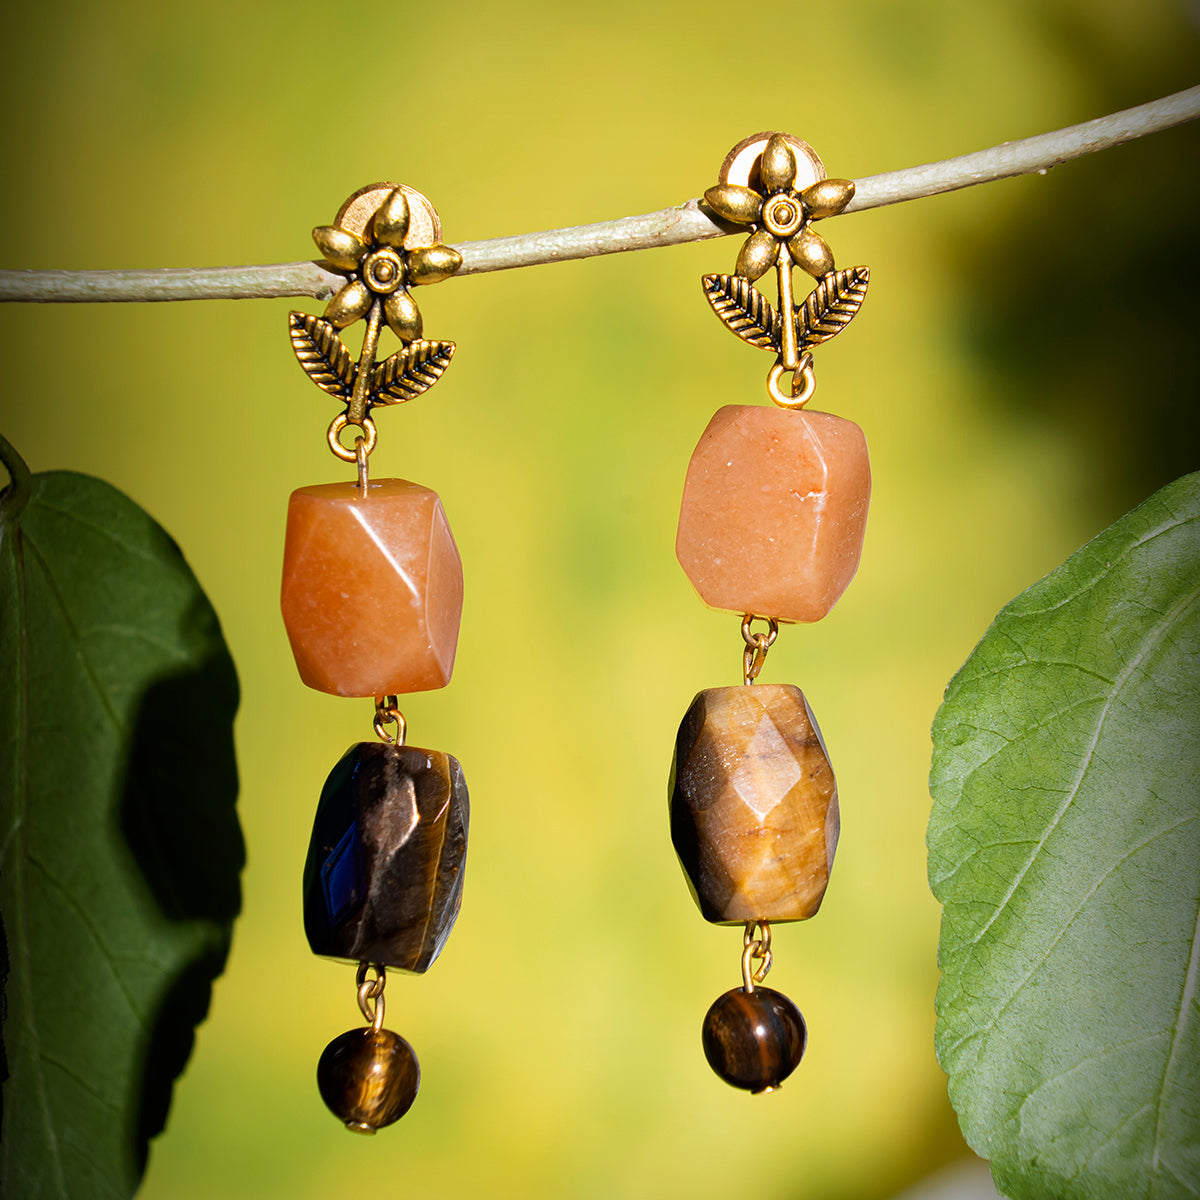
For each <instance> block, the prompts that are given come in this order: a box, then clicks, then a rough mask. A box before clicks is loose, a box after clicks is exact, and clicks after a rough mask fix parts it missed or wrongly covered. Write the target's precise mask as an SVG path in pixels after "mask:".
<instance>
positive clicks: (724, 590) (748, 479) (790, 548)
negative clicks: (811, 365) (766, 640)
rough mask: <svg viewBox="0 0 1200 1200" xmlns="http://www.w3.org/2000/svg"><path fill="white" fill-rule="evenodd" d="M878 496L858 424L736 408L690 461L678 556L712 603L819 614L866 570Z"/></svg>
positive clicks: (793, 616)
mask: <svg viewBox="0 0 1200 1200" xmlns="http://www.w3.org/2000/svg"><path fill="white" fill-rule="evenodd" d="M870 499H871V467H870V463H869V461H868V459H867V442H866V438H864V437H863V432H862V430H861V429H859V427H858V426H857V425H855V424H854V422H853V421H847V420H844V419H843V418H842V417H835V416H833V415H832V414H831V413H822V412H808V411H806V410H800V411H792V410H789V409H785V408H776V407H763V406H761V405H752V404H732V405H728V406H727V407H725V408H722V409H720V410H718V412H717V413H716V415H715V416H714V417H713V419H712V420H711V421H710V422H709V425H708V428H707V429H706V430H705V431H704V433H703V434H702V435H701V437H700V442H699V444H698V445H697V447H696V450H695V453H694V454H693V455H692V461H691V463H690V464H689V466H688V472H687V481H686V482H685V483H684V486H683V505H682V507H681V509H680V512H679V533H678V536H677V538H676V541H675V553H676V555H677V556H678V558H679V562H680V565H681V566H682V567H683V569H684V571H686V572H687V576H688V578H689V579H690V580H691V581H692V583H693V585H694V586H695V588H696V591H698V592H699V593H700V597H701V599H703V600H704V602H705V603H706V604H710V605H711V606H712V607H713V608H727V609H732V610H733V611H734V612H741V613H757V614H758V615H759V616H763V617H775V618H777V619H778V620H780V621H819V620H820V619H821V618H822V617H823V616H824V615H825V614H826V613H827V612H828V611H829V610H830V609H831V608H832V607H833V606H834V604H835V603H836V601H837V599H838V597H839V596H840V595H841V594H842V593H843V592H844V591H845V590H846V587H847V585H848V584H849V583H850V580H851V579H853V578H854V573H855V571H857V570H858V560H859V557H860V555H861V554H862V541H863V530H864V529H865V527H866V523H867V506H868V503H869V502H870Z"/></svg>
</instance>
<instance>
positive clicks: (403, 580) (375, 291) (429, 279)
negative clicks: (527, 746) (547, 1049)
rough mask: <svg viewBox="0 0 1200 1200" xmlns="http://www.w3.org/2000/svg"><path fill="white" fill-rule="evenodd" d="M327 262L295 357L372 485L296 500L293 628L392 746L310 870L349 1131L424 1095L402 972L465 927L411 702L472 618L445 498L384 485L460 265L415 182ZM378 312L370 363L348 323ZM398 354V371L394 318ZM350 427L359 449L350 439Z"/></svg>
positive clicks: (287, 563) (334, 234)
mask: <svg viewBox="0 0 1200 1200" xmlns="http://www.w3.org/2000/svg"><path fill="white" fill-rule="evenodd" d="M313 239H314V241H315V242H316V243H317V247H318V248H319V249H320V251H321V254H322V255H323V256H324V258H325V259H326V261H327V262H328V263H329V264H330V265H331V266H333V267H334V268H336V269H337V270H338V271H341V272H343V273H345V274H346V275H347V276H348V280H347V282H346V284H345V285H344V286H343V287H342V288H341V290H340V291H338V292H337V294H336V295H335V296H334V297H333V299H332V300H331V301H330V303H329V306H328V308H327V309H326V310H325V315H324V316H323V317H315V316H312V315H311V314H307V313H300V312H293V313H291V314H290V315H289V317H288V324H289V327H290V329H291V337H292V346H293V348H294V349H295V352H296V357H297V358H298V359H299V361H300V365H301V367H303V368H304V371H305V373H306V374H307V375H308V377H309V378H310V379H311V380H312V381H313V382H314V383H315V384H316V385H317V386H318V387H319V388H321V389H322V390H323V391H326V392H328V393H329V394H330V395H331V396H334V397H336V399H337V400H338V401H340V402H341V403H342V404H343V405H344V409H343V411H342V412H341V413H339V414H338V416H336V417H335V418H334V420H333V423H332V424H331V425H330V426H329V431H328V441H329V447H330V449H331V450H332V451H333V453H334V454H335V455H336V456H337V457H338V458H339V459H340V460H342V461H343V462H345V463H347V464H354V465H355V466H356V467H357V479H356V480H354V481H347V482H344V483H326V484H319V485H317V486H314V487H303V488H300V489H298V490H297V491H295V492H293V493H292V497H291V500H290V502H289V504H288V519H287V535H286V539H285V544H284V555H283V588H282V609H283V620H284V624H285V626H286V628H287V635H288V640H289V642H290V643H291V647H292V653H293V655H294V656H295V659H296V666H297V668H298V669H299V671H300V678H301V679H303V681H304V682H305V683H306V684H308V686H309V687H312V688H316V689H317V690H318V691H322V692H329V693H331V694H333V695H335V696H361V697H371V698H373V699H374V712H373V714H372V721H373V725H374V730H375V734H376V737H377V738H378V739H379V740H378V741H375V742H360V743H359V744H357V745H355V746H351V747H350V749H349V750H347V751H346V753H345V754H344V755H343V756H342V758H341V760H340V761H339V762H338V763H337V765H336V766H335V767H334V768H333V770H332V772H331V773H330V775H329V778H328V779H327V780H326V781H325V786H324V788H323V789H322V791H321V797H320V800H319V802H318V805H317V813H316V819H315V821H314V823H313V832H312V839H311V841H310V843H309V849H308V859H307V861H306V863H305V866H304V929H305V933H306V934H307V936H308V941H309V945H310V946H311V947H312V950H313V953H314V954H318V955H324V956H328V957H331V958H339V959H348V960H350V961H351V962H355V963H357V964H358V971H357V979H356V988H357V991H358V1004H359V1008H360V1009H361V1010H362V1013H363V1016H364V1017H365V1018H366V1020H367V1022H368V1023H367V1025H366V1026H365V1027H360V1028H356V1029H352V1030H350V1031H349V1032H348V1033H344V1034H342V1035H341V1036H340V1037H338V1038H335V1039H334V1040H333V1041H332V1042H331V1043H330V1044H329V1045H328V1046H327V1047H326V1049H325V1052H324V1053H323V1054H322V1055H321V1058H320V1062H319V1063H318V1066H317V1086H318V1088H319V1090H320V1093H321V1096H322V1098H323V1099H324V1101H325V1103H326V1104H327V1105H328V1106H329V1108H330V1109H331V1110H332V1111H333V1112H334V1113H335V1114H336V1115H337V1116H338V1117H340V1118H341V1119H342V1121H343V1122H344V1123H345V1124H346V1126H347V1127H348V1128H350V1129H354V1130H358V1131H360V1132H362V1133H374V1132H375V1130H376V1129H379V1128H382V1127H383V1126H384V1125H390V1124H391V1123H392V1122H393V1121H396V1120H398V1119H399V1118H400V1117H402V1116H403V1115H404V1114H405V1113H406V1112H407V1111H408V1109H409V1107H410V1106H411V1105H412V1103H413V1101H414V1100H415V1099H416V1095H417V1089H418V1087H419V1085H420V1068H419V1066H418V1064H417V1058H416V1055H415V1054H414V1053H413V1050H412V1047H411V1046H410V1045H409V1044H408V1042H406V1041H405V1040H404V1039H403V1038H402V1037H400V1036H399V1035H398V1034H395V1033H392V1032H391V1031H390V1030H388V1029H385V1028H384V1027H383V1019H384V983H385V978H386V969H387V968H388V967H392V968H395V969H397V970H400V971H405V972H409V973H415V974H421V973H423V972H424V971H426V970H427V969H428V968H429V966H430V965H431V964H432V963H433V961H434V959H436V958H437V956H438V954H440V953H441V950H442V947H443V945H444V944H445V942H446V938H447V937H448V936H449V934H450V930H451V928H452V927H453V925H454V921H455V918H456V917H457V916H458V910H459V904H460V902H461V899H462V885H463V861H464V857H465V854H466V848H467V823H468V799H467V788H466V784H465V783H464V781H463V775H462V769H461V768H460V767H459V765H458V763H457V761H455V759H453V758H452V757H451V756H450V755H448V754H444V753H442V752H441V751H438V750H422V749H418V748H417V747H415V746H409V745H407V744H406V740H405V734H406V723H405V719H404V716H403V714H402V713H401V712H400V709H399V705H398V703H397V696H398V695H399V694H400V693H404V692H421V691H427V690H429V689H431V688H440V687H444V686H445V685H446V684H447V683H449V681H450V674H451V671H452V670H453V668H454V654H455V650H456V647H457V644H458V627H459V619H460V617H461V614H462V595H463V580H462V562H461V560H460V558H459V555H458V549H457V547H456V546H455V544H454V538H453V537H452V536H451V533H450V526H449V524H448V523H447V521H446V514H445V513H444V512H443V510H442V503H441V500H440V499H439V498H438V496H437V493H436V492H433V491H431V490H430V489H429V488H426V487H422V486H421V485H420V484H416V483H409V482H407V481H406V480H403V479H381V480H373V479H371V478H370V473H369V470H368V463H369V459H370V456H371V452H372V451H373V450H374V449H375V443H376V438H377V432H376V428H375V422H374V419H373V418H372V416H371V413H372V410H373V409H375V408H376V407H379V406H382V405H388V404H397V403H400V402H402V401H405V400H410V399H412V398H413V397H414V396H418V395H420V394H421V393H422V392H424V391H426V390H427V389H428V388H430V387H432V386H433V384H435V383H436V382H437V381H438V379H439V378H440V377H441V375H442V372H443V371H445V369H446V366H447V365H448V364H449V362H450V358H451V356H452V355H453V353H454V343H453V342H441V341H426V340H423V339H422V336H421V314H420V312H419V311H418V309H417V304H416V301H415V300H414V299H413V297H412V293H411V291H410V290H409V289H410V288H412V287H413V286H416V285H420V284H431V283H437V282H438V281H439V280H442V279H446V278H448V277H449V276H450V275H452V274H454V272H455V271H456V270H457V269H458V268H459V266H460V265H461V264H462V257H461V256H460V255H459V254H458V252H457V251H455V250H451V249H450V248H449V247H447V246H443V245H441V223H440V222H439V220H438V216H437V213H436V212H435V211H434V209H433V207H432V205H430V203H429V201H428V200H426V199H425V197H424V196H422V195H421V194H420V193H419V192H416V191H414V190H413V189H412V188H409V187H406V186H404V185H403V184H402V185H400V186H396V185H395V184H390V183H383V184H375V185H373V186H371V187H367V188H363V189H362V190H361V191H358V192H356V193H355V194H354V195H353V196H351V197H350V199H349V200H347V201H346V203H345V204H344V205H343V206H342V209H341V211H340V212H339V213H338V215H337V218H336V220H335V222H334V224H333V225H322V226H319V227H318V228H317V229H314V230H313ZM359 319H365V320H366V335H365V337H364V338H363V346H362V352H361V354H360V356H359V359H358V362H357V363H356V362H355V361H354V359H353V357H352V356H351V354H350V351H349V350H348V349H347V347H346V345H345V343H344V342H343V341H342V339H341V336H340V334H339V330H341V329H344V328H346V327H347V326H348V325H351V324H353V323H354V322H356V321H358V320H359ZM385 324H386V325H387V326H388V328H390V329H391V331H392V332H393V333H394V334H395V335H396V336H397V337H398V338H399V339H400V343H401V348H400V349H399V350H398V351H397V352H396V353H394V354H392V355H391V356H390V357H389V358H386V359H385V360H384V361H382V362H378V363H377V362H376V361H375V359H376V351H377V348H378V344H379V337H380V333H381V332H382V329H383V326H384V325H385ZM347 429H350V430H352V431H353V436H354V448H353V449H350V448H349V447H347V446H346V445H345V444H344V443H343V442H342V440H341V436H342V433H343V431H345V430H347Z"/></svg>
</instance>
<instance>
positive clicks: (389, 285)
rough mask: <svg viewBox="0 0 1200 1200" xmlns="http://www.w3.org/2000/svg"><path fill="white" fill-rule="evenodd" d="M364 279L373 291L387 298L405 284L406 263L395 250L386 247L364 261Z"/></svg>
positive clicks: (369, 255)
mask: <svg viewBox="0 0 1200 1200" xmlns="http://www.w3.org/2000/svg"><path fill="white" fill-rule="evenodd" d="M362 277H363V283H365V284H366V285H367V287H369V288H370V289H371V291H373V292H378V293H380V294H381V295H384V296H387V295H390V294H391V293H392V292H394V291H395V290H396V289H397V288H398V287H399V286H400V285H401V284H402V283H403V282H404V263H403V262H402V261H401V259H400V255H398V254H397V253H396V252H395V250H392V249H391V248H390V247H387V246H385V247H384V248H383V249H382V250H376V251H375V253H374V254H368V255H367V257H366V258H365V259H363V265H362Z"/></svg>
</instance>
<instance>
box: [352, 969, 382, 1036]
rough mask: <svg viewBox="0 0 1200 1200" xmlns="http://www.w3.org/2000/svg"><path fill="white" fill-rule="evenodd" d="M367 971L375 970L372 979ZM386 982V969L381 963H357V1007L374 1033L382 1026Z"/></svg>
mask: <svg viewBox="0 0 1200 1200" xmlns="http://www.w3.org/2000/svg"><path fill="white" fill-rule="evenodd" d="M368 971H374V972H375V978H374V979H368V978H367V972H368ZM386 982H387V969H386V968H385V967H384V965H383V964H382V963H365V962H360V963H359V964H358V975H357V983H358V1009H359V1012H361V1013H362V1015H363V1017H364V1018H365V1019H366V1020H367V1021H369V1022H370V1024H371V1025H372V1027H373V1028H374V1029H375V1032H376V1033H378V1032H379V1030H381V1029H382V1028H383V989H384V985H385V984H386Z"/></svg>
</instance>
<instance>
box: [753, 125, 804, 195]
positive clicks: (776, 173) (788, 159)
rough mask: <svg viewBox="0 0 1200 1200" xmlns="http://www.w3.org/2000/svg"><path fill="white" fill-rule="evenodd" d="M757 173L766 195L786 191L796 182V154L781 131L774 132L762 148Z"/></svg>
mask: <svg viewBox="0 0 1200 1200" xmlns="http://www.w3.org/2000/svg"><path fill="white" fill-rule="evenodd" d="M759 174H760V175H761V176H762V181H763V188H764V189H765V190H766V192H767V194H768V195H770V193H771V192H786V191H787V190H788V188H790V187H791V186H792V184H793V183H795V182H796V156H795V155H794V154H793V153H792V148H791V146H789V145H788V141H787V138H785V137H784V136H783V134H782V133H777V134H775V135H774V136H773V137H772V138H771V140H770V141H769V142H768V143H767V145H766V148H765V149H764V150H763V152H762V165H761V166H760V167H759Z"/></svg>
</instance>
